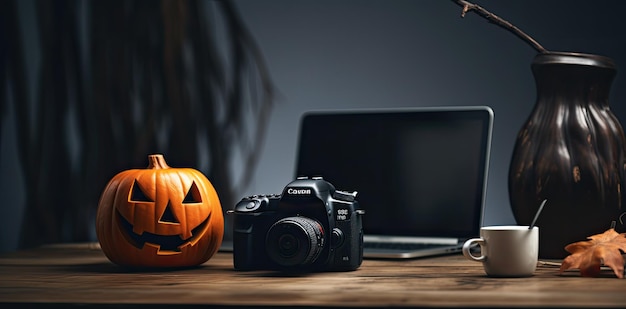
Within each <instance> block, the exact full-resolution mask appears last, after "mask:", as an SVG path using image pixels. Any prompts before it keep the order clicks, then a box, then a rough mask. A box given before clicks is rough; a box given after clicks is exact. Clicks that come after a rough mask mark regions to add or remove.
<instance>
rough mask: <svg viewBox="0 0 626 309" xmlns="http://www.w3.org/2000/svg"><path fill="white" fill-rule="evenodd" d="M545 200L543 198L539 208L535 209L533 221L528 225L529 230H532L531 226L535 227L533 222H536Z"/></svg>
mask: <svg viewBox="0 0 626 309" xmlns="http://www.w3.org/2000/svg"><path fill="white" fill-rule="evenodd" d="M547 201H548V200H547V199H545V200H543V202H541V205H539V209H537V213H535V217H534V218H533V222H531V223H530V225H529V226H528V229H529V230H532V229H533V227H535V222H537V218H539V214H540V213H541V211H542V210H543V206H544V205H545V204H546V202H547Z"/></svg>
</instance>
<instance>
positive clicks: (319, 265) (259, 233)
mask: <svg viewBox="0 0 626 309" xmlns="http://www.w3.org/2000/svg"><path fill="white" fill-rule="evenodd" d="M355 198H356V192H346V191H339V190H335V187H334V186H333V185H332V184H330V183H329V182H327V181H325V180H324V179H322V178H321V177H313V178H307V177H299V178H297V179H296V180H294V181H292V182H291V183H289V184H288V185H287V186H286V187H285V188H284V190H283V192H282V194H271V195H253V196H248V197H244V198H243V199H242V200H241V201H240V202H238V203H237V204H236V205H235V208H234V209H233V210H230V211H228V213H229V214H231V215H233V216H234V218H233V259H234V266H235V269H237V270H292V271H350V270H355V269H357V268H359V266H360V265H361V262H362V261H363V227H362V215H363V214H364V211H363V210H361V209H359V204H358V202H357V201H356V199H355Z"/></svg>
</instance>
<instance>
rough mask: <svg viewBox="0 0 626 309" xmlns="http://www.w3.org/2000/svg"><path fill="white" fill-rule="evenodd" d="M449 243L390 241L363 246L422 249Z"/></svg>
mask: <svg viewBox="0 0 626 309" xmlns="http://www.w3.org/2000/svg"><path fill="white" fill-rule="evenodd" d="M448 246H450V245H448V244H432V243H388V242H365V243H363V248H366V249H385V250H420V249H431V248H439V247H448Z"/></svg>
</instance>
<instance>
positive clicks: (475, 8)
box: [452, 0, 548, 53]
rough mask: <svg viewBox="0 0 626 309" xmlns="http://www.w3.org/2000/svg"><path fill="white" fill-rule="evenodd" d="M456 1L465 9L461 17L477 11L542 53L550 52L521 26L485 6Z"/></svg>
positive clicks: (460, 0) (461, 0) (455, 0)
mask: <svg viewBox="0 0 626 309" xmlns="http://www.w3.org/2000/svg"><path fill="white" fill-rule="evenodd" d="M452 1H454V2H456V3H457V4H458V5H460V6H461V7H463V11H462V12H461V17H465V14H466V13H467V12H469V11H474V12H476V14H478V15H480V16H482V17H484V18H485V19H487V20H488V21H489V22H490V23H493V24H496V25H498V26H500V27H502V28H504V29H506V30H507V31H509V32H512V33H513V34H515V35H516V36H517V37H519V38H521V39H522V40H524V42H526V43H528V44H529V45H530V46H532V47H533V48H534V49H535V50H537V51H538V52H540V53H546V52H548V51H547V50H546V49H545V48H543V46H541V44H539V43H537V41H535V39H533V38H531V37H530V36H529V35H528V34H526V33H525V32H524V31H522V30H520V29H519V28H517V27H515V26H514V25H513V24H511V23H510V22H508V21H506V20H504V19H502V18H500V17H499V16H497V15H495V14H493V13H491V12H489V11H487V10H485V9H484V8H483V7H481V6H480V5H478V4H474V3H471V2H468V1H464V0H452Z"/></svg>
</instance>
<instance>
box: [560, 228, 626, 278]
mask: <svg viewBox="0 0 626 309" xmlns="http://www.w3.org/2000/svg"><path fill="white" fill-rule="evenodd" d="M587 239H588V240H586V241H579V242H575V243H571V244H569V245H567V246H565V250H566V251H567V252H569V253H571V254H570V255H569V256H567V257H566V258H565V259H564V260H563V263H561V268H560V272H561V273H562V272H563V271H565V270H568V269H575V268H578V269H579V270H580V274H581V275H582V276H583V277H596V276H597V275H598V274H599V273H600V266H603V265H604V266H608V267H610V268H611V269H612V270H613V272H614V273H615V275H616V276H617V277H618V278H623V277H624V257H622V253H623V252H625V253H626V233H621V234H619V233H617V232H616V231H615V230H614V229H608V230H607V231H606V232H604V233H602V234H596V235H593V236H589V237H588V238H587ZM620 250H621V252H620Z"/></svg>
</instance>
